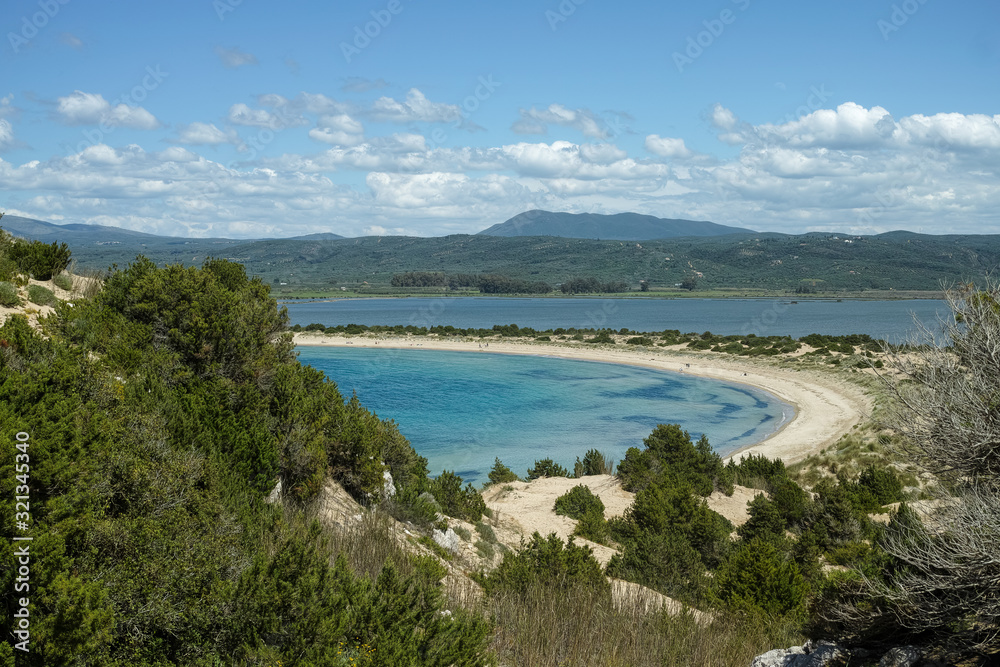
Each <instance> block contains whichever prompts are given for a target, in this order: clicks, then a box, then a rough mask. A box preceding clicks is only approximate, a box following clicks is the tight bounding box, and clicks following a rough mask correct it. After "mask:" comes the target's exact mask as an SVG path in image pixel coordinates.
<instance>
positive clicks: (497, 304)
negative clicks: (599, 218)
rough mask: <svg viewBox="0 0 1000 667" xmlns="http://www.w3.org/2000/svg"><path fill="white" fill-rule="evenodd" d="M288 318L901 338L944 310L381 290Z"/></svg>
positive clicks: (920, 305)
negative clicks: (393, 294) (401, 294)
mask: <svg viewBox="0 0 1000 667" xmlns="http://www.w3.org/2000/svg"><path fill="white" fill-rule="evenodd" d="M286 305H287V306H288V313H289V316H290V318H291V324H301V325H302V326H306V325H308V324H312V323H314V322H318V323H320V324H324V325H326V326H336V325H338V324H365V325H376V324H381V325H396V324H403V325H407V324H412V325H414V326H418V327H432V326H439V325H440V326H446V325H451V326H454V327H459V328H484V329H489V328H492V327H493V325H496V324H501V325H503V324H517V325H518V326H521V327H532V328H535V329H539V330H544V329H554V328H558V327H563V328H566V329H569V328H571V327H575V328H578V329H588V328H595V329H599V328H610V329H615V330H618V329H621V328H626V329H631V330H635V331H663V330H665V329H678V330H680V331H681V332H682V333H687V332H698V333H701V332H704V331H711V332H712V333H715V334H721V335H733V334H739V335H747V334H751V333H752V334H755V335H757V336H772V335H780V336H783V335H788V336H792V337H794V338H799V337H801V336H806V335H808V334H811V333H819V334H827V335H846V334H868V335H870V336H872V337H873V338H881V339H883V340H887V341H889V342H893V343H896V342H902V341H903V340H905V339H906V338H907V337H908V336H909V335H911V334H912V332H913V331H914V328H915V327H914V324H913V317H914V315H915V316H916V317H917V318H918V319H919V320H920V321H922V322H925V323H927V324H933V323H934V322H936V319H937V317H938V316H939V315H943V314H944V313H945V312H947V308H946V307H945V304H944V302H942V301H937V300H929V299H915V300H897V301H865V300H843V301H836V300H830V299H795V300H791V299H696V298H686V299H654V298H509V297H451V298H425V297H410V298H384V299H382V298H376V299H341V300H338V301H304V302H298V301H296V302H290V303H288V304H286Z"/></svg>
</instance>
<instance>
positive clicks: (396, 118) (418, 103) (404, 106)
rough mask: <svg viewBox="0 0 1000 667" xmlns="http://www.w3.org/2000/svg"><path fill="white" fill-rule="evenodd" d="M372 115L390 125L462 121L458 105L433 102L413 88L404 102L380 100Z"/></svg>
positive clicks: (372, 109)
mask: <svg viewBox="0 0 1000 667" xmlns="http://www.w3.org/2000/svg"><path fill="white" fill-rule="evenodd" d="M370 114H371V116H372V117H373V118H374V119H375V120H380V121H387V122H390V123H414V122H422V123H451V122H455V121H461V119H462V110H461V108H459V106H458V105H456V104H444V103H442V102H431V101H430V100H428V99H427V97H426V96H425V95H424V94H423V93H422V92H420V91H419V90H417V89H416V88H411V89H410V90H409V92H407V93H406V100H405V101H402V102H400V101H398V100H394V99H393V98H391V97H380V98H378V99H377V100H375V103H374V104H373V105H372V108H371V111H370Z"/></svg>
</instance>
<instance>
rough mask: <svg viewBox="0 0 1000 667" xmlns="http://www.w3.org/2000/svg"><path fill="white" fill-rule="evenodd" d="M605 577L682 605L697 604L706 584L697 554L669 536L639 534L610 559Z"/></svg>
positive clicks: (680, 541)
mask: <svg viewBox="0 0 1000 667" xmlns="http://www.w3.org/2000/svg"><path fill="white" fill-rule="evenodd" d="M607 573H608V576H609V577H614V578H616V579H624V580H626V581H633V582H635V583H637V584H642V585H643V586H648V587H649V588H652V589H653V590H656V591H660V592H661V593H663V594H664V595H669V596H670V597H673V598H677V599H680V600H684V601H686V602H695V601H698V600H700V599H701V598H702V597H703V595H704V593H705V588H706V582H707V578H706V577H705V564H704V563H703V562H702V560H701V557H700V556H699V555H698V552H697V551H695V549H694V548H693V547H692V546H691V544H690V542H688V541H687V540H684V539H678V538H677V536H676V535H672V534H661V535H658V534H655V533H641V534H640V535H639V536H638V537H637V538H636V539H635V540H632V541H631V542H629V544H628V545H627V546H626V548H625V549H623V550H622V551H621V552H620V553H616V554H615V555H614V556H612V557H611V560H610V562H608V568H607Z"/></svg>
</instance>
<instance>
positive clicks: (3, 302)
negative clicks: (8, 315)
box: [0, 282, 23, 308]
mask: <svg viewBox="0 0 1000 667" xmlns="http://www.w3.org/2000/svg"><path fill="white" fill-rule="evenodd" d="M22 303H23V302H22V301H21V297H20V296H19V295H18V293H17V287H15V286H14V285H13V284H11V283H8V282H0V306H3V307H4V308H16V307H18V306H20V305H21V304H22Z"/></svg>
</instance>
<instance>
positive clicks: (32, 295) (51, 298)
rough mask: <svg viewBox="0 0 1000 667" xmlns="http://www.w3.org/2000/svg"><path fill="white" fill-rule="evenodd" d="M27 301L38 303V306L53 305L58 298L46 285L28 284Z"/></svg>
mask: <svg viewBox="0 0 1000 667" xmlns="http://www.w3.org/2000/svg"><path fill="white" fill-rule="evenodd" d="M28 301H30V302H31V303H34V304H38V305H39V306H53V305H55V303H56V301H58V299H56V295H55V292H53V291H52V290H50V289H49V288H47V287H42V286H41V285H29V286H28Z"/></svg>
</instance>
